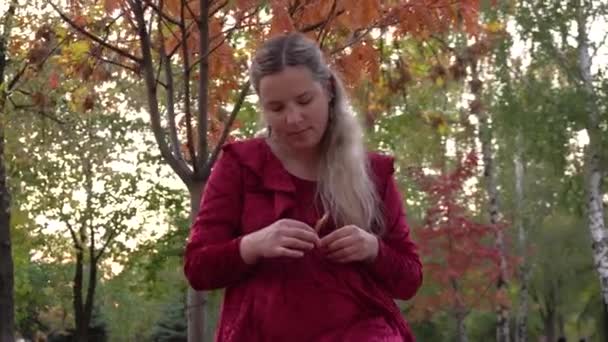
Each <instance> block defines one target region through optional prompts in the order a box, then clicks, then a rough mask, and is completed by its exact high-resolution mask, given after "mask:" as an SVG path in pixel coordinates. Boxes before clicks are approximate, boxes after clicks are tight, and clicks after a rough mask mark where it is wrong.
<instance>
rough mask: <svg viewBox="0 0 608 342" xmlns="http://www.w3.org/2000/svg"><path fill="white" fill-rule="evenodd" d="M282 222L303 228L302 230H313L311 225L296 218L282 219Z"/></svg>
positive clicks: (289, 225)
mask: <svg viewBox="0 0 608 342" xmlns="http://www.w3.org/2000/svg"><path fill="white" fill-rule="evenodd" d="M282 223H283V224H284V225H285V226H286V227H289V228H299V229H304V230H309V231H312V232H314V231H315V230H314V228H312V227H311V226H309V225H307V224H306V223H304V222H302V221H298V220H292V219H283V220H282Z"/></svg>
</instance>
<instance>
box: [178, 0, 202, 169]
mask: <svg viewBox="0 0 608 342" xmlns="http://www.w3.org/2000/svg"><path fill="white" fill-rule="evenodd" d="M184 10H185V5H184V2H181V9H180V11H181V15H180V17H181V19H182V21H181V23H180V26H179V28H180V32H181V34H182V44H181V48H182V55H183V56H182V58H183V59H184V62H183V73H184V113H185V117H186V146H187V148H188V153H189V154H190V160H191V162H192V169H193V170H194V174H195V175H196V174H197V173H198V165H197V164H196V151H195V150H194V136H193V132H192V108H191V105H190V51H189V50H188V40H187V38H186V37H187V36H188V35H189V32H187V31H186V24H185V22H184V17H185V11H184ZM188 31H189V30H188ZM199 124H200V122H199ZM202 138H204V137H199V139H202Z"/></svg>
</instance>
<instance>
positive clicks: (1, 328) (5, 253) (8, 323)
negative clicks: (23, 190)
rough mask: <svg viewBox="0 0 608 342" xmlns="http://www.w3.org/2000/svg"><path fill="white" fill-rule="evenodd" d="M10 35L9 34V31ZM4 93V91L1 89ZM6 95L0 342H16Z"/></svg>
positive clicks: (1, 56)
mask: <svg viewBox="0 0 608 342" xmlns="http://www.w3.org/2000/svg"><path fill="white" fill-rule="evenodd" d="M15 3H16V2H15V1H13V2H11V5H10V7H9V9H8V11H7V12H6V17H5V18H3V19H4V22H5V23H9V22H10V19H11V18H12V16H13V15H14V13H15ZM8 28H10V25H8V24H7V27H5V28H4V34H5V35H2V36H0V85H2V84H4V71H5V67H6V46H7V37H8V32H7V31H6V29H8ZM9 32H10V31H9ZM0 88H2V89H4V87H0ZM5 103H6V93H5V92H4V90H0V115H1V116H0V342H12V341H14V340H15V336H14V329H15V298H14V295H13V291H14V290H13V287H14V269H13V254H12V246H11V227H10V221H11V220H10V218H11V215H10V214H11V213H10V209H11V199H10V194H9V192H8V184H7V179H6V165H5V160H4V128H5V126H4V122H5V121H6V119H5V117H4V114H5V112H4V110H5Z"/></svg>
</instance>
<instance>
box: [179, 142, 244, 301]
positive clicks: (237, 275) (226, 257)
mask: <svg viewBox="0 0 608 342" xmlns="http://www.w3.org/2000/svg"><path fill="white" fill-rule="evenodd" d="M242 185H243V177H242V168H241V166H240V165H239V162H238V160H237V159H236V157H235V156H234V155H233V154H232V153H230V150H226V149H224V151H223V152H222V155H221V156H220V158H219V159H218V161H217V162H216V164H215V166H214V167H213V170H212V172H211V175H210V176H209V179H208V181H207V184H206V187H205V189H204V193H203V196H202V200H201V204H200V209H199V212H198V214H197V216H196V218H195V220H194V223H193V224H192V227H191V230H190V237H189V239H188V242H187V245H186V250H185V256H184V273H185V275H186V278H187V279H188V282H189V283H190V286H192V288H194V289H195V290H212V289H217V288H222V287H226V286H229V285H231V284H233V283H235V282H238V281H239V280H242V279H243V278H244V277H246V276H247V275H248V273H249V272H250V271H252V268H253V267H254V266H253V265H248V264H246V263H245V261H244V260H243V258H242V257H241V254H240V248H239V244H240V240H241V238H242V236H239V231H240V228H239V227H240V219H241V211H242V206H243V199H242V198H243V186H242Z"/></svg>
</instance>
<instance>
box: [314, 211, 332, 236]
mask: <svg viewBox="0 0 608 342" xmlns="http://www.w3.org/2000/svg"><path fill="white" fill-rule="evenodd" d="M328 219H329V213H328V212H326V213H325V214H324V215H323V217H321V218H320V219H319V220H318V221H317V223H315V232H317V233H318V232H320V231H321V229H322V228H323V226H325V224H326V223H327V220H328Z"/></svg>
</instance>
